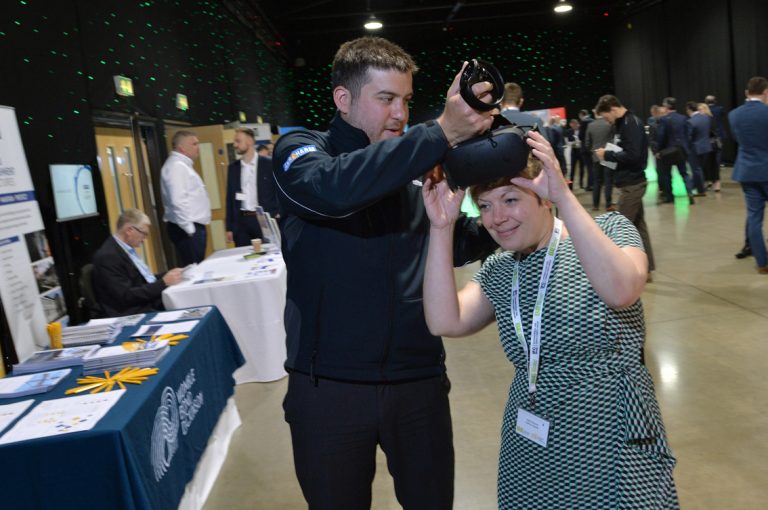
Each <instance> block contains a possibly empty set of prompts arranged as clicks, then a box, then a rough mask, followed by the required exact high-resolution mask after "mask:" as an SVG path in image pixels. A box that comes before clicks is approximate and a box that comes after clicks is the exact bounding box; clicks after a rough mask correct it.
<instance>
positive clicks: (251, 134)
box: [235, 127, 256, 141]
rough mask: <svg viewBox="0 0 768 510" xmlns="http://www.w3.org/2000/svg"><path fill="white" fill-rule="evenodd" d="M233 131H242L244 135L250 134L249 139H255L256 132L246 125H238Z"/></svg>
mask: <svg viewBox="0 0 768 510" xmlns="http://www.w3.org/2000/svg"><path fill="white" fill-rule="evenodd" d="M235 133H242V134H244V135H246V136H250V137H251V140H253V141H256V133H254V132H253V129H251V128H248V127H239V128H235Z"/></svg>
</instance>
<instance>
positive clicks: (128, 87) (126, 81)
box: [113, 75, 133, 97]
mask: <svg viewBox="0 0 768 510" xmlns="http://www.w3.org/2000/svg"><path fill="white" fill-rule="evenodd" d="M113 78H114V80H115V92H117V95H118V96H123V97H132V96H133V80H131V79H130V78H126V77H125V76H120V75H115V76H113Z"/></svg>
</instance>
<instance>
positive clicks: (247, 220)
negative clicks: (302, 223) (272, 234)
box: [226, 127, 280, 246]
mask: <svg viewBox="0 0 768 510" xmlns="http://www.w3.org/2000/svg"><path fill="white" fill-rule="evenodd" d="M255 145H256V140H255V137H254V133H253V130H252V129H250V128H245V127H240V128H237V129H236V130H235V139H234V148H235V152H236V153H237V154H238V156H241V158H240V159H238V160H237V161H233V162H232V163H230V165H229V167H227V219H226V226H227V242H228V243H234V244H235V246H250V245H251V239H256V238H259V239H260V238H261V237H262V232H261V226H260V225H259V220H258V217H257V216H256V207H261V208H263V209H264V212H267V213H269V214H270V215H271V216H272V217H273V218H275V219H280V210H279V203H278V199H277V194H276V193H275V181H274V179H273V178H272V158H269V157H267V156H261V155H259V154H257V151H256V148H255Z"/></svg>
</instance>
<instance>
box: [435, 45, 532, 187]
mask: <svg viewBox="0 0 768 510" xmlns="http://www.w3.org/2000/svg"><path fill="white" fill-rule="evenodd" d="M481 81H488V82H490V83H491V84H492V85H493V90H492V91H491V102H490V103H486V102H483V101H481V100H480V99H478V98H477V97H475V95H474V94H472V85H474V84H475V83H479V82H481ZM459 85H460V94H461V97H462V98H463V99H464V101H466V102H467V104H468V105H469V106H471V107H472V108H474V109H475V110H478V111H490V110H493V109H494V108H498V107H499V105H500V104H501V99H502V97H503V95H504V80H503V79H502V77H501V74H500V73H499V71H498V69H496V68H495V67H494V66H493V65H492V64H489V63H487V62H483V61H481V60H472V62H470V63H469V64H467V67H466V68H465V69H464V72H463V73H462V75H461V80H460V83H459ZM531 129H536V128H535V127H534V126H518V125H516V124H511V123H510V122H509V121H508V120H507V119H505V118H504V117H502V116H501V115H496V116H495V117H494V123H493V125H492V126H491V129H490V130H488V131H486V132H485V133H483V134H482V135H479V136H477V137H475V138H472V139H470V140H466V141H464V142H461V143H459V144H458V145H456V146H455V147H453V148H452V149H451V150H449V151H448V154H447V156H446V157H445V160H444V161H443V170H444V171H445V175H446V178H447V180H448V185H449V186H450V187H451V188H452V189H456V188H457V187H461V188H466V187H468V186H471V185H473V184H480V183H483V182H488V181H492V180H495V179H498V178H501V177H510V178H512V177H515V176H516V175H518V174H519V173H520V172H521V171H522V170H523V169H525V167H526V166H527V165H528V154H529V153H530V148H529V147H528V144H527V143H526V141H525V139H526V136H527V133H528V131H530V130H531Z"/></svg>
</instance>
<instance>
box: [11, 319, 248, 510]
mask: <svg viewBox="0 0 768 510" xmlns="http://www.w3.org/2000/svg"><path fill="white" fill-rule="evenodd" d="M151 317H152V314H149V315H148V316H147V317H146V318H145V319H144V322H146V321H147V320H149V319H151ZM134 331H135V328H128V329H126V330H124V331H123V332H122V334H121V336H120V340H119V341H122V340H128V338H129V335H130V334H131V333H132V332H134ZM243 362H244V361H243V357H242V355H241V353H240V350H239V348H238V346H237V342H236V341H235V339H234V337H233V336H232V333H231V332H230V330H229V328H228V327H227V324H226V322H225V321H224V319H223V318H222V316H221V314H220V313H219V312H218V310H217V309H215V308H213V309H212V310H211V311H210V312H209V313H208V314H206V315H205V316H204V317H203V318H202V319H201V320H200V322H199V324H197V326H196V327H195V328H194V329H193V330H192V331H191V333H190V336H189V338H188V339H186V340H183V341H181V342H180V343H179V344H178V345H176V346H173V347H171V350H170V352H169V353H168V354H167V355H166V356H165V357H164V358H163V359H162V360H161V361H160V362H159V364H158V367H159V369H160V370H159V373H158V374H156V375H154V376H151V377H150V378H149V379H148V380H147V381H145V382H144V383H142V384H140V385H127V391H126V393H125V394H124V395H123V396H122V398H121V399H120V400H119V401H118V402H117V403H116V404H115V406H114V407H113V408H112V409H110V410H109V412H108V413H107V414H106V416H104V418H102V419H101V421H99V423H98V424H97V425H96V426H95V427H94V428H93V429H91V430H89V431H85V432H75V433H70V434H61V435H58V436H55V437H46V438H41V439H32V440H28V441H21V442H17V443H11V444H6V445H2V446H0V507H2V508H3V509H5V508H8V509H22V508H23V509H53V508H55V509H57V510H64V509H69V508H73V509H74V508H78V509H80V508H94V509H95V508H98V509H110V510H117V509H162V510H166V509H174V508H178V507H179V504H180V502H181V501H185V502H186V504H185V505H183V506H185V507H189V508H194V507H198V506H200V505H202V501H199V499H200V498H199V497H198V498H197V499H198V501H194V498H195V496H194V495H191V496H190V495H189V489H190V487H188V486H191V485H193V484H191V483H190V482H191V481H192V480H193V476H194V478H195V480H197V479H198V477H199V476H198V474H196V467H198V468H199V466H198V463H199V462H200V464H201V465H202V464H206V465H207V463H206V462H204V461H201V457H203V458H204V459H208V458H210V453H209V452H210V450H211V449H212V443H213V440H214V438H215V436H217V435H221V434H222V433H221V432H219V431H220V430H223V429H222V427H223V428H224V429H226V428H228V429H229V434H228V435H229V436H231V431H232V430H233V428H236V426H237V424H239V418H235V419H234V420H235V421H236V423H235V424H234V426H233V424H232V420H230V422H229V423H228V424H224V423H222V421H224V416H225V415H226V414H227V413H226V412H225V410H226V409H228V408H231V409H234V415H235V416H237V411H236V408H235V407H234V400H233V399H232V398H231V397H232V395H233V392H234V379H233V377H232V373H233V372H234V371H235V369H237V368H238V367H239V366H240V365H242V364H243ZM80 375H81V368H80V367H76V368H74V369H73V370H72V373H71V374H70V375H69V377H68V378H67V379H66V380H64V381H62V382H61V383H60V384H59V385H58V386H57V387H56V388H54V389H53V390H52V391H50V392H49V393H45V394H43V395H36V396H35V397H37V398H35V400H36V402H35V405H36V404H37V403H38V402H40V401H43V400H47V399H55V398H62V397H64V391H65V390H67V389H68V388H72V387H75V386H76V384H77V383H76V381H75V380H76V379H77V377H79V376H80ZM29 398H32V397H22V398H18V399H3V400H0V403H2V404H8V403H13V402H18V401H22V400H26V399H29ZM30 409H31V408H30ZM9 429H10V427H9ZM9 429H6V431H7V430H9ZM212 435H213V436H214V437H212ZM227 444H228V439H227ZM204 453H205V456H204ZM199 471H200V470H199V469H198V472H199ZM216 471H217V470H216ZM208 474H209V475H210V473H208ZM214 477H215V474H214ZM211 484H212V480H208V481H207V482H206V485H207V489H209V488H210V485H211ZM185 490H186V491H187V493H188V494H187V496H185ZM205 493H207V491H205ZM182 497H184V499H183V500H182ZM202 499H204V495H203V497H202Z"/></svg>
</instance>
